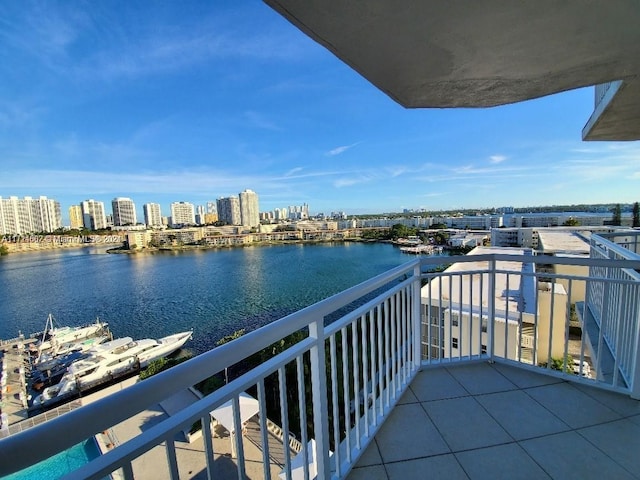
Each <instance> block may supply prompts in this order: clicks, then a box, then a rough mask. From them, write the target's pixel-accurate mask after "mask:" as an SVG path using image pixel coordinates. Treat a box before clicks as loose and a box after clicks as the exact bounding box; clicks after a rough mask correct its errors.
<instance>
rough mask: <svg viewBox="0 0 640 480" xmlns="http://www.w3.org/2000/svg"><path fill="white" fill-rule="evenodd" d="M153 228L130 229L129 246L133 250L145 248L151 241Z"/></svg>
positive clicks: (127, 234) (128, 234) (128, 233)
mask: <svg viewBox="0 0 640 480" xmlns="http://www.w3.org/2000/svg"><path fill="white" fill-rule="evenodd" d="M151 238H152V232H151V230H128V231H127V233H126V242H127V247H128V248H129V249H131V250H136V249H140V248H144V247H146V246H148V245H149V242H151Z"/></svg>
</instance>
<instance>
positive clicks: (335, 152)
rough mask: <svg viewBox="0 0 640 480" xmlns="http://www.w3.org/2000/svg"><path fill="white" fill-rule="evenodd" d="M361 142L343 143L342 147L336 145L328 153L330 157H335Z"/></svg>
mask: <svg viewBox="0 0 640 480" xmlns="http://www.w3.org/2000/svg"><path fill="white" fill-rule="evenodd" d="M359 143H360V142H356V143H352V144H351V145H342V146H340V147H336V148H334V149H332V150H329V151H328V152H327V153H326V155H327V156H328V157H335V156H336V155H340V154H342V153H344V152H346V151H347V150H349V149H351V148H353V147H355V146H356V145H358V144H359Z"/></svg>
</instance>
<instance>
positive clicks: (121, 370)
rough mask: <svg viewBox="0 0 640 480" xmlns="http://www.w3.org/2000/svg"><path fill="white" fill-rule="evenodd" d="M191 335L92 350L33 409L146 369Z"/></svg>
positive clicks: (122, 341)
mask: <svg viewBox="0 0 640 480" xmlns="http://www.w3.org/2000/svg"><path fill="white" fill-rule="evenodd" d="M192 334H193V332H191V331H188V332H181V333H176V334H174V335H169V336H167V337H163V338H160V339H158V340H153V339H143V340H133V339H131V337H125V338H119V339H116V340H113V341H111V342H106V343H103V344H101V345H97V346H96V347H94V348H92V349H91V350H89V352H88V353H89V356H88V357H87V358H84V359H82V360H77V361H75V362H73V363H72V364H71V365H69V368H68V369H67V372H66V373H65V374H64V375H63V376H62V379H61V380H60V382H59V383H58V384H56V385H52V386H50V387H47V388H45V389H44V390H43V391H42V393H41V394H40V395H38V396H37V397H36V399H35V400H34V402H33V408H40V407H46V406H48V405H49V404H52V403H57V402H59V401H62V400H63V399H65V398H66V397H69V396H71V395H73V394H76V393H78V392H82V391H85V390H88V389H90V388H93V387H96V386H98V385H101V384H103V383H106V382H109V381H111V380H114V379H116V378H119V377H122V376H124V375H126V374H128V373H133V372H136V371H138V370H140V369H141V368H145V367H146V366H147V365H149V363H150V362H152V361H153V360H157V359H159V358H162V357H166V356H168V355H170V354H172V353H173V352H175V351H176V350H178V349H179V348H180V347H182V346H183V345H184V344H185V343H186V342H187V340H189V339H190V338H191V336H192Z"/></svg>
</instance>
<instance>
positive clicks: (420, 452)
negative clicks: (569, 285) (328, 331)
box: [348, 363, 640, 480]
mask: <svg viewBox="0 0 640 480" xmlns="http://www.w3.org/2000/svg"><path fill="white" fill-rule="evenodd" d="M348 478H349V480H360V479H367V480H376V479H385V480H386V479H391V480H396V479H398V480H400V479H402V480H405V479H414V478H429V479H440V478H442V479H447V480H452V479H458V478H460V479H474V480H475V479H548V478H553V479H563V480H564V479H581V480H585V479H598V480H608V479H616V480H618V479H633V478H635V479H640V401H636V400H632V399H631V398H629V397H628V396H624V395H619V394H615V393H611V392H607V391H603V390H598V389H595V388H592V387H587V386H583V385H576V384H574V383H569V382H564V381H561V380H558V379H556V378H553V377H548V376H545V375H541V374H537V373H533V372H530V371H527V370H523V369H519V368H514V367H508V366H504V365H499V364H488V363H477V364H469V365H461V366H454V367H447V368H444V367H439V368H436V369H425V370H424V371H422V372H420V373H419V374H418V376H417V377H416V379H415V380H414V381H413V383H412V384H411V386H410V388H409V390H408V391H407V392H406V393H405V395H404V396H403V398H402V399H401V400H400V403H399V404H398V405H397V406H396V407H395V408H394V409H393V411H392V412H391V414H390V416H389V418H388V419H387V420H386V421H385V423H384V425H383V426H382V428H381V429H380V431H379V432H378V433H377V435H376V437H375V440H374V442H373V443H372V444H371V445H370V446H369V448H368V449H367V450H366V452H365V453H364V455H363V456H362V457H361V458H360V460H359V461H358V463H357V465H356V467H355V468H354V469H353V470H352V471H351V473H350V474H349V477H348Z"/></svg>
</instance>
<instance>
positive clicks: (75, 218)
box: [69, 205, 84, 230]
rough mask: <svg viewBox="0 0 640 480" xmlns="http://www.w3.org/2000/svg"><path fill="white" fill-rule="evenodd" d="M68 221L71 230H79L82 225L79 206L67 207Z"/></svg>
mask: <svg viewBox="0 0 640 480" xmlns="http://www.w3.org/2000/svg"><path fill="white" fill-rule="evenodd" d="M69 221H70V222H71V228H73V229H77V230H79V229H81V228H82V227H83V226H84V224H83V223H82V208H81V207H80V205H71V206H70V207H69Z"/></svg>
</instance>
